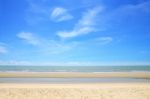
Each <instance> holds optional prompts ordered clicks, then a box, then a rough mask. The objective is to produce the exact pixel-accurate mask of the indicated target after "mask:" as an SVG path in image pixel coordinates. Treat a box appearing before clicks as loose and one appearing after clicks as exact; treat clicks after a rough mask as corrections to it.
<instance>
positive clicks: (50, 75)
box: [0, 72, 150, 79]
mask: <svg viewBox="0 0 150 99" xmlns="http://www.w3.org/2000/svg"><path fill="white" fill-rule="evenodd" d="M9 77H16V78H17V77H18V78H19V77H31V78H32V77H33V78H35V77H37V78H38V77H39V78H42V77H47V78H90V77H95V78H111V77H115V78H119V77H120V78H146V79H149V78H150V72H96V73H89V72H0V78H9Z"/></svg>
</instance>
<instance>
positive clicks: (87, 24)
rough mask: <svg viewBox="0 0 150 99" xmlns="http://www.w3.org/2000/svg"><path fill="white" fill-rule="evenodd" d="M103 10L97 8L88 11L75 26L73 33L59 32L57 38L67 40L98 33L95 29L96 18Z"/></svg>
mask: <svg viewBox="0 0 150 99" xmlns="http://www.w3.org/2000/svg"><path fill="white" fill-rule="evenodd" d="M102 10H103V8H102V7H95V8H93V9H90V10H88V11H87V12H86V13H84V14H83V16H82V18H81V19H80V20H79V21H78V22H77V23H76V24H75V26H74V27H73V29H72V30H71V31H59V32H58V33H57V36H59V37H60V38H63V39H65V38H73V37H77V36H80V35H85V34H89V33H92V32H95V31H97V29H96V28H95V25H96V18H97V16H98V14H99V13H100V12H101V11H102Z"/></svg>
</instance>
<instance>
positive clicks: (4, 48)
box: [0, 42, 8, 54]
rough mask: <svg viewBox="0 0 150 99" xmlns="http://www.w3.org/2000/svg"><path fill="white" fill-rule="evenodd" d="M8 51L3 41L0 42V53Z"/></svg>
mask: <svg viewBox="0 0 150 99" xmlns="http://www.w3.org/2000/svg"><path fill="white" fill-rule="evenodd" d="M7 52H8V50H7V48H6V47H5V43H1V42H0V54H5V53H7Z"/></svg>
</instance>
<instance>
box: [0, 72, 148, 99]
mask: <svg viewBox="0 0 150 99" xmlns="http://www.w3.org/2000/svg"><path fill="white" fill-rule="evenodd" d="M19 77H21V78H22V79H25V78H27V77H30V78H36V79H40V78H44V77H47V78H50V79H51V78H52V79H53V78H58V79H59V77H60V78H66V79H70V78H80V79H83V78H86V79H90V80H92V79H91V78H94V77H97V78H98V79H99V78H107V79H110V78H119V77H121V78H136V79H137V80H135V81H134V82H132V83H131V82H121V83H120V82H117V81H116V82H115V83H114V82H113V83H112V82H105V83H102V82H97V83H96V82H95V83H93V82H90V83H86V82H83V83H80V81H79V82H78V83H61V82H59V83H40V82H37V83H35V82H34V83H27V82H24V83H19V82H17V81H16V82H14V83H11V82H8V83H7V82H1V83H0V99H150V83H149V82H145V81H143V82H136V81H138V79H147V80H149V78H150V73H149V72H116V73H111V72H109V73H73V72H72V73H67V72H65V73H63V72H59V73H36V72H29V73H27V72H1V73H0V78H2V79H3V78H6V79H7V78H8V79H9V78H15V79H20V78H19Z"/></svg>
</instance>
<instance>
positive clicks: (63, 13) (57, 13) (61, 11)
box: [51, 7, 73, 22]
mask: <svg viewBox="0 0 150 99" xmlns="http://www.w3.org/2000/svg"><path fill="white" fill-rule="evenodd" d="M72 18H73V16H72V15H70V14H69V13H68V11H67V9H65V8H62V7H56V8H55V9H54V10H53V11H52V13H51V20H53V21H55V22H61V21H66V20H70V19H72Z"/></svg>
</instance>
